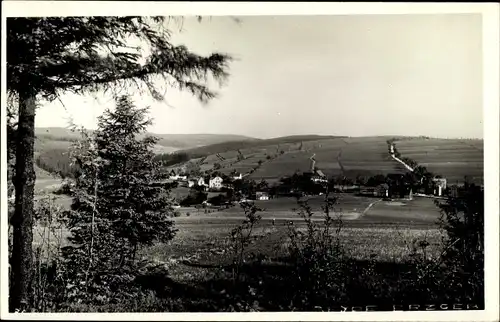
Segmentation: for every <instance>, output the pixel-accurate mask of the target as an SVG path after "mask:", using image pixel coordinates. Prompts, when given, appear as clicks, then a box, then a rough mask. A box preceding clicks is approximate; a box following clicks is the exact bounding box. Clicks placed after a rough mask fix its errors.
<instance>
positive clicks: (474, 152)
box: [396, 139, 484, 184]
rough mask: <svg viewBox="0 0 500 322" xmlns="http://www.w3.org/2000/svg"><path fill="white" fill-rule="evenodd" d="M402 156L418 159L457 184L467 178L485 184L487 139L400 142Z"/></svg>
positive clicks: (409, 140)
mask: <svg viewBox="0 0 500 322" xmlns="http://www.w3.org/2000/svg"><path fill="white" fill-rule="evenodd" d="M396 146H397V149H398V151H399V153H401V156H402V157H407V158H410V159H412V160H415V161H416V162H417V163H418V164H419V165H423V166H425V167H427V169H428V170H429V171H431V172H433V173H436V174H440V175H442V176H443V177H445V178H447V179H448V182H449V183H451V184H453V183H457V182H462V181H463V180H464V177H465V176H468V177H469V179H470V180H471V181H472V182H474V183H477V184H483V177H484V174H483V158H484V148H483V140H458V139H450V140H447V139H406V140H398V141H396Z"/></svg>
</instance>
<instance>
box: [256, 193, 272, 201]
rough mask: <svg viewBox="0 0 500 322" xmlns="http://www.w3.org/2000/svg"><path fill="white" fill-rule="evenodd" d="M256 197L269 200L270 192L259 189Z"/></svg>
mask: <svg viewBox="0 0 500 322" xmlns="http://www.w3.org/2000/svg"><path fill="white" fill-rule="evenodd" d="M255 197H256V199H257V200H269V194H268V193H267V192H263V191H257V192H256V193H255Z"/></svg>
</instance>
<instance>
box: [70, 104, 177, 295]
mask: <svg viewBox="0 0 500 322" xmlns="http://www.w3.org/2000/svg"><path fill="white" fill-rule="evenodd" d="M146 115H147V109H141V108H136V107H135V106H134V105H133V104H132V102H131V100H130V99H129V98H128V97H120V98H118V99H117V105H116V110H115V111H110V110H106V111H105V113H104V114H103V116H101V117H100V118H99V123H98V130H97V131H96V132H95V134H94V136H93V137H92V138H89V139H88V140H86V141H84V144H83V145H82V146H80V148H79V150H77V151H76V153H75V155H74V157H75V162H76V163H77V165H78V168H79V171H78V174H77V177H76V181H75V191H74V192H75V197H74V199H73V204H72V206H71V211H70V212H69V214H68V228H69V229H70V230H71V232H72V235H71V237H70V241H71V243H72V246H69V247H66V248H65V249H64V254H65V257H66V258H67V259H68V270H69V273H70V280H72V281H74V282H75V283H74V285H75V286H74V287H77V290H78V291H75V292H73V294H74V295H75V296H80V297H81V296H85V297H88V299H95V298H96V296H100V297H101V298H104V297H107V295H108V294H110V293H109V292H113V293H116V292H118V293H120V294H122V293H123V288H124V285H127V283H126V282H127V281H128V282H131V278H133V277H134V273H133V272H134V267H135V266H134V265H135V263H136V259H137V258H136V254H137V252H138V251H139V249H140V247H141V246H145V245H152V244H153V243H154V242H156V241H158V242H166V241H168V240H170V239H172V238H173V236H174V234H175V229H174V226H173V222H172V221H171V220H170V219H169V215H170V214H172V211H173V209H172V208H171V204H170V199H169V195H168V188H167V186H166V185H163V184H162V182H165V179H166V174H165V173H164V172H162V171H161V165H160V163H159V162H158V161H156V160H155V159H154V153H153V146H154V144H155V143H156V142H157V139H156V138H153V137H146V138H144V139H142V140H139V139H138V135H139V134H145V132H146V127H147V126H148V125H149V124H150V120H148V119H147V118H146ZM79 281H85V283H84V284H83V285H80V286H77V282H79ZM78 287H79V289H78ZM114 296H116V294H114Z"/></svg>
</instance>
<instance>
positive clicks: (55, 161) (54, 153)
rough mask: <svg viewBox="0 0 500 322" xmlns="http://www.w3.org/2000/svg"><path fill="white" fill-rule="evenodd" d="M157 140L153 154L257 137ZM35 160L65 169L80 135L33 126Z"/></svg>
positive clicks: (187, 136)
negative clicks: (71, 147)
mask: <svg viewBox="0 0 500 322" xmlns="http://www.w3.org/2000/svg"><path fill="white" fill-rule="evenodd" d="M148 134H149V135H153V136H156V137H157V138H158V139H159V140H158V142H157V144H156V145H155V146H154V151H155V153H156V154H164V153H172V152H174V151H177V150H180V149H190V148H199V147H201V146H204V145H213V144H224V143H226V142H228V141H229V142H230V141H238V142H239V144H241V143H244V142H253V141H258V139H254V138H251V137H246V136H242V135H232V134H156V133H148ZM35 136H36V139H35V160H36V161H37V164H38V165H39V166H41V167H43V168H44V169H45V170H48V171H49V172H54V171H55V169H58V171H62V172H63V173H67V171H68V169H69V168H68V167H69V157H68V149H69V148H70V146H71V144H72V143H73V142H75V141H76V140H78V139H80V138H81V136H80V134H79V133H77V132H72V131H71V130H70V129H67V128H59V127H50V128H36V129H35Z"/></svg>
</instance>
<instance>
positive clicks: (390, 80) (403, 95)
mask: <svg viewBox="0 0 500 322" xmlns="http://www.w3.org/2000/svg"><path fill="white" fill-rule="evenodd" d="M239 20H240V22H239V23H237V22H235V21H234V20H233V19H231V18H229V17H212V18H210V19H205V20H203V21H202V22H201V23H200V22H197V21H196V19H192V18H186V19H185V20H184V22H183V24H182V26H180V25H178V24H173V25H171V26H172V29H173V36H172V42H173V43H174V44H184V45H186V46H188V48H189V49H190V50H192V51H194V52H196V53H199V54H204V55H205V54H209V53H211V52H214V51H218V52H224V53H228V54H230V55H232V56H233V57H234V58H235V60H234V61H233V62H231V63H230V69H229V73H230V77H229V79H228V81H227V82H226V84H225V85H224V86H223V87H221V88H218V87H217V86H216V87H213V89H215V90H216V91H217V92H218V93H219V96H218V98H216V99H214V100H212V101H211V102H210V103H209V104H208V105H206V106H205V105H203V104H201V103H200V102H199V101H198V100H197V99H196V98H194V97H192V96H191V95H190V94H189V93H183V92H179V91H178V90H176V89H172V90H169V91H168V92H167V93H166V96H165V102H155V101H154V100H153V99H152V98H151V97H149V95H148V94H140V93H131V94H132V95H133V97H134V100H135V102H136V104H137V105H139V106H142V107H144V106H149V107H150V116H151V117H152V118H153V120H154V123H153V125H152V126H150V128H149V131H151V132H153V133H157V134H170V133H171V134H187V133H213V134H240V135H247V136H252V137H258V138H270V137H278V136H286V135H298V134H320V135H347V136H372V135H409V136H415V135H426V136H432V137H444V138H461V137H463V138H465V137H466V138H483V123H482V120H483V99H482V91H483V86H482V38H481V37H482V36H481V35H482V30H481V16H480V15H473V14H436V15H429V14H428V15H342V16H341V15H338V16H333V15H329V16H249V17H239ZM181 27H182V28H181ZM113 106H114V101H113V100H112V98H111V97H109V96H105V95H102V94H97V95H94V96H90V95H89V96H76V95H71V94H67V95H63V96H62V97H61V99H60V100H56V101H53V102H51V103H46V102H44V103H43V104H42V106H41V107H40V108H39V110H38V111H37V116H36V126H37V127H66V126H67V125H68V120H69V119H70V118H71V119H72V120H73V122H74V123H76V124H78V125H82V126H84V127H86V128H89V129H93V128H95V127H96V118H97V116H99V115H100V114H101V113H102V112H103V111H104V109H105V108H113Z"/></svg>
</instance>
